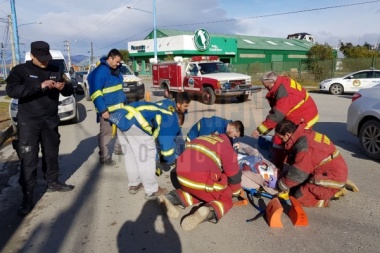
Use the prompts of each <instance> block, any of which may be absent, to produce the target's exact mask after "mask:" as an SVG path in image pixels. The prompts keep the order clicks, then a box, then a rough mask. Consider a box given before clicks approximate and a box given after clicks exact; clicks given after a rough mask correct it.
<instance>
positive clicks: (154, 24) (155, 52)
mask: <svg viewBox="0 0 380 253" xmlns="http://www.w3.org/2000/svg"><path fill="white" fill-rule="evenodd" d="M153 37H154V39H153V40H154V42H153V43H154V63H157V62H158V59H157V26H156V0H153Z"/></svg>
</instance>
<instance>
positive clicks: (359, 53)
mask: <svg viewBox="0 0 380 253" xmlns="http://www.w3.org/2000/svg"><path fill="white" fill-rule="evenodd" d="M372 48H374V47H373V45H371V44H369V43H367V42H365V43H364V45H363V46H360V45H357V46H354V45H352V43H346V44H343V43H341V45H340V48H339V50H340V51H341V52H342V53H343V55H344V56H345V57H346V58H373V57H380V52H379V51H376V50H372Z"/></svg>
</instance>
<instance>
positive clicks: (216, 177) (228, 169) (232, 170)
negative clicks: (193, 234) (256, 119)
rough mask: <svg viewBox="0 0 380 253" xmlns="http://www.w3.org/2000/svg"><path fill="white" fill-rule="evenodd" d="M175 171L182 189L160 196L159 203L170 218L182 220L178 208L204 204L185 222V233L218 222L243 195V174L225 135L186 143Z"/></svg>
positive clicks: (206, 136) (200, 138)
mask: <svg viewBox="0 0 380 253" xmlns="http://www.w3.org/2000/svg"><path fill="white" fill-rule="evenodd" d="M176 172H177V178H178V181H179V184H180V188H179V189H177V190H173V191H171V192H170V193H169V194H166V195H164V196H160V197H159V198H158V201H159V203H161V204H162V205H163V207H164V208H165V209H166V213H167V215H168V216H169V217H171V218H178V217H179V210H178V208H177V206H182V207H188V206H192V205H196V204H199V203H202V205H200V207H199V208H198V209H197V211H196V212H194V213H192V214H189V215H186V216H185V218H184V219H183V220H182V223H181V226H182V228H183V229H184V230H186V231H189V230H192V229H194V228H195V227H196V226H197V225H198V224H200V223H201V222H203V221H206V220H207V221H212V222H215V223H216V222H217V221H219V220H220V219H221V218H222V217H223V216H224V215H225V214H226V213H227V212H228V211H229V210H230V209H231V207H232V206H233V203H232V197H234V196H236V197H237V196H239V195H240V191H241V184H240V183H241V171H240V169H239V165H238V162H237V155H236V152H235V151H234V149H233V147H232V144H231V141H230V140H229V138H228V136H227V135H225V134H220V135H205V136H200V137H198V138H196V139H194V140H192V141H191V142H188V143H186V148H185V151H184V152H183V153H182V154H181V155H180V156H179V157H178V159H177V168H176Z"/></svg>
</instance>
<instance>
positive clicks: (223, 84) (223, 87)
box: [220, 82, 231, 90]
mask: <svg viewBox="0 0 380 253" xmlns="http://www.w3.org/2000/svg"><path fill="white" fill-rule="evenodd" d="M220 88H221V89H223V90H229V89H231V84H230V83H229V82H224V83H223V82H221V85H220Z"/></svg>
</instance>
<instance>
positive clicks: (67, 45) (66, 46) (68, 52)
mask: <svg viewBox="0 0 380 253" xmlns="http://www.w3.org/2000/svg"><path fill="white" fill-rule="evenodd" d="M63 43H65V51H67V58H68V61H69V68H71V67H72V65H71V56H70V42H69V41H67V40H65V41H64V42H63Z"/></svg>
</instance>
